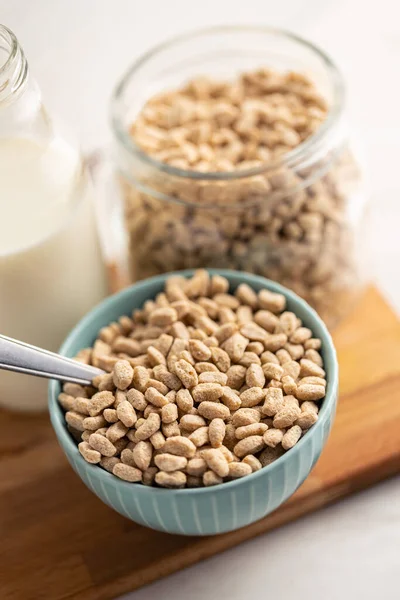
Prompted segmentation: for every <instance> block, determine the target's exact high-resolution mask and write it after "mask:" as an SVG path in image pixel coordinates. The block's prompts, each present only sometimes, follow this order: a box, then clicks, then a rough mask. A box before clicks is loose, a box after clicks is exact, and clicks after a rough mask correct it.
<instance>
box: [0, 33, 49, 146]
mask: <svg viewBox="0 0 400 600" xmlns="http://www.w3.org/2000/svg"><path fill="white" fill-rule="evenodd" d="M49 135H51V124H50V121H49V118H48V115H47V113H46V111H45V109H44V107H43V104H42V97H41V92H40V89H39V87H38V85H37V83H36V81H35V80H34V79H33V78H32V76H31V74H30V72H29V68H28V63H27V60H26V58H25V54H24V51H23V49H22V47H21V46H20V45H19V42H18V40H17V38H16V37H15V35H14V34H13V33H12V31H10V30H9V29H8V28H7V27H5V26H3V25H0V140H1V138H3V139H4V138H10V137H27V138H34V139H37V140H43V139H48V137H49Z"/></svg>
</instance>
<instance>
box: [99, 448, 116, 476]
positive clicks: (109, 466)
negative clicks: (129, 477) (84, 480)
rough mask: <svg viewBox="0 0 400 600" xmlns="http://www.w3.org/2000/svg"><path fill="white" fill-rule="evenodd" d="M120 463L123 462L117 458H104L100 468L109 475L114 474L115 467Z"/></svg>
mask: <svg viewBox="0 0 400 600" xmlns="http://www.w3.org/2000/svg"><path fill="white" fill-rule="evenodd" d="M94 452H96V450H94ZM99 454H100V453H99ZM100 456H101V454H100ZM119 462H121V461H120V460H119V458H117V457H116V456H102V457H101V460H100V466H101V467H103V469H105V470H106V471H108V472H109V473H112V472H113V469H114V467H115V465H117V464H118V463H119Z"/></svg>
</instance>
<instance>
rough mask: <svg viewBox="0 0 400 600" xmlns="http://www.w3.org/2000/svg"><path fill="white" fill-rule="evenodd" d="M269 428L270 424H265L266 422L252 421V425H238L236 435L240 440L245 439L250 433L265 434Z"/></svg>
mask: <svg viewBox="0 0 400 600" xmlns="http://www.w3.org/2000/svg"><path fill="white" fill-rule="evenodd" d="M267 429H268V425H265V423H251V424H250V425H243V426H242V427H238V428H237V429H236V431H235V436H236V439H238V440H244V438H246V437H249V436H250V435H264V433H265V432H266V431H267Z"/></svg>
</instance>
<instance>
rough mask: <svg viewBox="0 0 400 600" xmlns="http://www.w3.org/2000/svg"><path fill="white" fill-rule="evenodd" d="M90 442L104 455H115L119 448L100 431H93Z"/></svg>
mask: <svg viewBox="0 0 400 600" xmlns="http://www.w3.org/2000/svg"><path fill="white" fill-rule="evenodd" d="M89 444H90V446H91V447H92V448H93V449H94V450H97V452H100V454H102V455H103V456H114V454H116V452H117V450H116V448H115V446H114V445H113V444H112V443H111V442H110V440H109V439H107V438H106V437H105V436H104V435H99V434H98V433H92V434H91V435H90V437H89Z"/></svg>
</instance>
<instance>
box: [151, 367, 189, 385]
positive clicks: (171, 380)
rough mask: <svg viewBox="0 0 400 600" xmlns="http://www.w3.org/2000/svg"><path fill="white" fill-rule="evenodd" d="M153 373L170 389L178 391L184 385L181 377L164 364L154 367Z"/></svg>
mask: <svg viewBox="0 0 400 600" xmlns="http://www.w3.org/2000/svg"><path fill="white" fill-rule="evenodd" d="M153 374H154V377H155V378H156V379H157V380H158V381H160V382H161V383H162V384H164V385H165V386H166V387H167V388H168V389H170V390H176V391H178V390H179V389H180V388H181V387H182V384H181V381H180V379H179V378H178V377H177V376H176V375H175V373H170V372H169V371H168V369H167V368H166V367H165V366H164V365H157V366H155V367H154V368H153ZM158 391H160V390H158Z"/></svg>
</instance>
